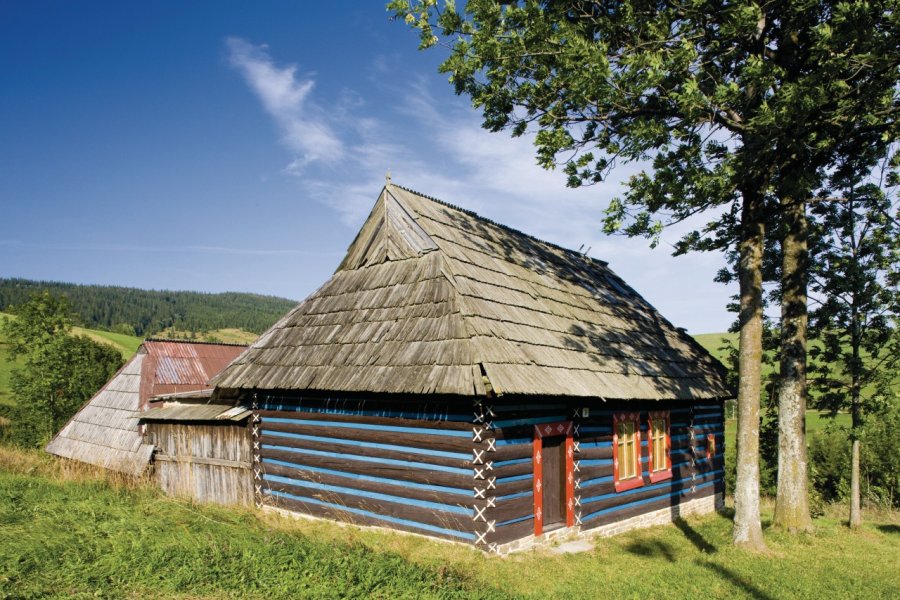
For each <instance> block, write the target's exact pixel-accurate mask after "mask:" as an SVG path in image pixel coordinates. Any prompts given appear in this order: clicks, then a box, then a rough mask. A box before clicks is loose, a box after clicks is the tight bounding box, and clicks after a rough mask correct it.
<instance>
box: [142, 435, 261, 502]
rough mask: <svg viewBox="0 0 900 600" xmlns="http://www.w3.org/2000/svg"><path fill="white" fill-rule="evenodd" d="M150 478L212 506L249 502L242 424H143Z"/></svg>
mask: <svg viewBox="0 0 900 600" xmlns="http://www.w3.org/2000/svg"><path fill="white" fill-rule="evenodd" d="M145 438H146V439H147V440H148V441H149V442H150V443H153V444H154V445H155V446H156V452H155V455H154V471H155V478H156V481H157V483H158V484H159V486H160V487H161V488H162V489H163V490H164V491H165V492H166V494H169V495H171V496H180V497H186V498H192V499H194V500H197V501H199V502H212V503H216V504H228V505H231V504H241V505H249V504H252V503H253V488H252V486H251V472H250V465H251V461H252V452H251V446H250V435H249V432H248V429H247V424H246V423H215V424H205V423H198V424H195V423H175V422H150V423H147V431H146V434H145Z"/></svg>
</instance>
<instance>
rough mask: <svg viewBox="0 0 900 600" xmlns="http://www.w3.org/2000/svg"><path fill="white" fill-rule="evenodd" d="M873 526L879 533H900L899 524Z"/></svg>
mask: <svg viewBox="0 0 900 600" xmlns="http://www.w3.org/2000/svg"><path fill="white" fill-rule="evenodd" d="M875 528H876V529H878V531H880V532H881V533H900V525H894V524H893V523H889V524H886V525H876V526H875Z"/></svg>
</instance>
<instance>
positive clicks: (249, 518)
mask: <svg viewBox="0 0 900 600" xmlns="http://www.w3.org/2000/svg"><path fill="white" fill-rule="evenodd" d="M763 518H764V521H765V524H764V526H765V527H766V541H767V543H768V545H769V553H768V554H764V555H753V554H748V553H745V552H743V551H739V550H736V549H734V548H732V547H731V545H730V537H731V522H730V520H729V519H728V517H727V516H722V515H708V516H703V517H692V518H688V519H686V520H684V521H680V522H678V523H677V524H675V525H671V526H662V527H654V528H651V529H646V530H642V531H637V532H632V533H628V534H624V535H620V536H618V537H615V538H606V539H601V540H598V541H597V542H596V545H595V548H594V549H593V550H592V551H589V552H584V553H580V554H567V555H562V554H556V553H553V552H552V551H550V550H546V549H545V550H539V551H532V552H527V553H523V554H519V555H513V556H512V557H507V558H498V557H488V556H485V555H483V554H481V553H480V552H477V551H475V550H473V549H470V548H467V547H463V546H459V545H455V544H447V543H441V542H436V541H430V540H427V539H424V538H420V537H413V536H405V535H400V534H396V533H389V532H384V531H377V530H359V529H355V528H348V527H342V526H340V525H338V524H334V523H329V522H323V521H311V520H305V519H292V518H287V517H282V516H279V515H274V514H268V513H265V514H257V513H254V512H252V511H248V510H241V509H225V508H219V507H212V506H200V505H195V504H192V503H190V502H187V501H184V500H178V499H170V498H165V497H163V496H162V495H161V494H160V492H159V491H158V490H156V489H154V488H153V487H151V486H150V485H149V484H142V483H140V482H130V481H127V480H123V479H117V478H115V477H114V476H104V475H103V474H100V473H98V472H96V471H93V470H91V469H90V468H87V467H85V466H82V465H73V464H66V463H63V462H59V461H53V460H51V459H50V458H49V457H46V456H44V455H42V454H41V453H39V452H35V451H13V450H9V449H3V448H2V447H0V597H15V598H37V597H84V598H86V597H133V598H161V597H165V598H192V599H200V598H265V599H267V600H271V599H277V598H360V597H369V598H541V599H546V598H598V597H617V598H640V599H642V600H644V599H646V598H654V599H655V598H688V597H704V598H762V599H764V600H765V599H769V598H822V597H827V598H896V597H900V570H898V569H897V566H898V564H900V544H898V542H900V515H898V514H897V513H896V512H894V513H891V512H885V513H867V514H866V515H865V521H866V522H865V525H864V527H863V528H862V530H861V531H859V532H855V533H851V532H849V531H848V530H847V529H846V528H845V527H844V526H843V524H842V519H843V509H835V508H833V509H831V512H830V514H828V515H826V516H825V517H823V518H820V519H816V522H815V524H816V530H815V532H814V533H812V534H806V535H801V536H799V537H792V536H788V535H785V534H781V533H777V532H774V531H772V530H770V529H769V528H768V525H769V523H770V522H771V507H770V506H768V505H765V506H764V517H763Z"/></svg>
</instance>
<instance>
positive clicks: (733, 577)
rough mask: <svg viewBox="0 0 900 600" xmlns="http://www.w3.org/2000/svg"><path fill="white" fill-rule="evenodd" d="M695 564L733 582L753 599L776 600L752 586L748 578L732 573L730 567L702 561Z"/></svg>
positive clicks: (757, 587)
mask: <svg viewBox="0 0 900 600" xmlns="http://www.w3.org/2000/svg"><path fill="white" fill-rule="evenodd" d="M695 562H696V564H698V565H700V566H701V567H705V568H707V569H709V570H710V571H712V572H713V573H715V574H716V575H718V576H719V577H721V578H722V579H725V580H727V581H729V582H731V583H732V584H734V585H735V586H737V587H739V588H741V589H742V590H744V591H745V592H747V593H748V594H750V595H751V596H752V597H754V598H757V599H758V600H775V596H772V595H770V594H767V593H766V592H765V591H763V590H762V589H760V588H759V586H756V585H754V584H752V583H751V582H750V581H748V580H747V578H746V577H742V576H741V575H740V574H738V573H736V572H735V571H732V570H731V569H729V568H728V567H723V566H722V565H717V564H715V563H711V562H706V561H702V560H697V561H695Z"/></svg>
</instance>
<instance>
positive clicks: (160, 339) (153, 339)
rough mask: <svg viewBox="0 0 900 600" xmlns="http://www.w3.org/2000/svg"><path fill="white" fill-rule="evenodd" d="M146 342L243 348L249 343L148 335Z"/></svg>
mask: <svg viewBox="0 0 900 600" xmlns="http://www.w3.org/2000/svg"><path fill="white" fill-rule="evenodd" d="M144 342H166V343H175V344H198V345H201V344H202V345H205V346H239V347H241V348H246V347H247V346H249V344H239V343H237V342H209V341H206V340H179V339H174V338H165V337H148V338H145V339H144V340H143V341H142V342H141V343H142V344H143V343H144Z"/></svg>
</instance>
